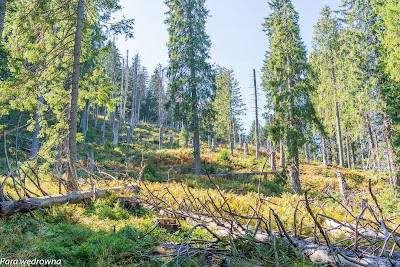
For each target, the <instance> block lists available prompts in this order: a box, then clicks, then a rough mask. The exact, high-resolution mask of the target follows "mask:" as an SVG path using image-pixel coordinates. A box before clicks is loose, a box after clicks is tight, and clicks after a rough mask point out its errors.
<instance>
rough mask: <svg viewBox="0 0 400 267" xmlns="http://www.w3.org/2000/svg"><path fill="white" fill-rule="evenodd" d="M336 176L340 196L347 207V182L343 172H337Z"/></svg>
mask: <svg viewBox="0 0 400 267" xmlns="http://www.w3.org/2000/svg"><path fill="white" fill-rule="evenodd" d="M336 175H337V178H338V182H339V190H340V194H341V195H342V200H343V202H344V203H345V205H347V196H348V195H347V184H346V181H345V180H344V178H343V177H342V173H341V172H337V173H336Z"/></svg>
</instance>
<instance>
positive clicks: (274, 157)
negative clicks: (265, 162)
mask: <svg viewBox="0 0 400 267" xmlns="http://www.w3.org/2000/svg"><path fill="white" fill-rule="evenodd" d="M270 163H271V171H272V172H274V171H276V153H275V149H274V148H272V151H271V162H270Z"/></svg>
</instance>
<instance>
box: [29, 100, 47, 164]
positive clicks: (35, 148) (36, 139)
mask: <svg viewBox="0 0 400 267" xmlns="http://www.w3.org/2000/svg"><path fill="white" fill-rule="evenodd" d="M38 102H39V105H38V108H37V111H36V114H35V129H34V131H33V138H32V146H31V152H30V158H34V157H36V155H37V153H38V151H39V135H40V109H41V108H42V104H43V102H44V99H43V96H42V95H40V96H39V97H38Z"/></svg>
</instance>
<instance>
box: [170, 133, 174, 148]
mask: <svg viewBox="0 0 400 267" xmlns="http://www.w3.org/2000/svg"><path fill="white" fill-rule="evenodd" d="M169 148H171V149H172V148H174V138H173V137H172V136H171V137H170V138H169Z"/></svg>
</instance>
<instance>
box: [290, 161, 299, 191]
mask: <svg viewBox="0 0 400 267" xmlns="http://www.w3.org/2000/svg"><path fill="white" fill-rule="evenodd" d="M290 176H291V177H292V188H293V191H294V192H295V193H296V194H298V195H301V184H300V171H299V157H298V155H294V156H293V157H292V158H291V167H290Z"/></svg>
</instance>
